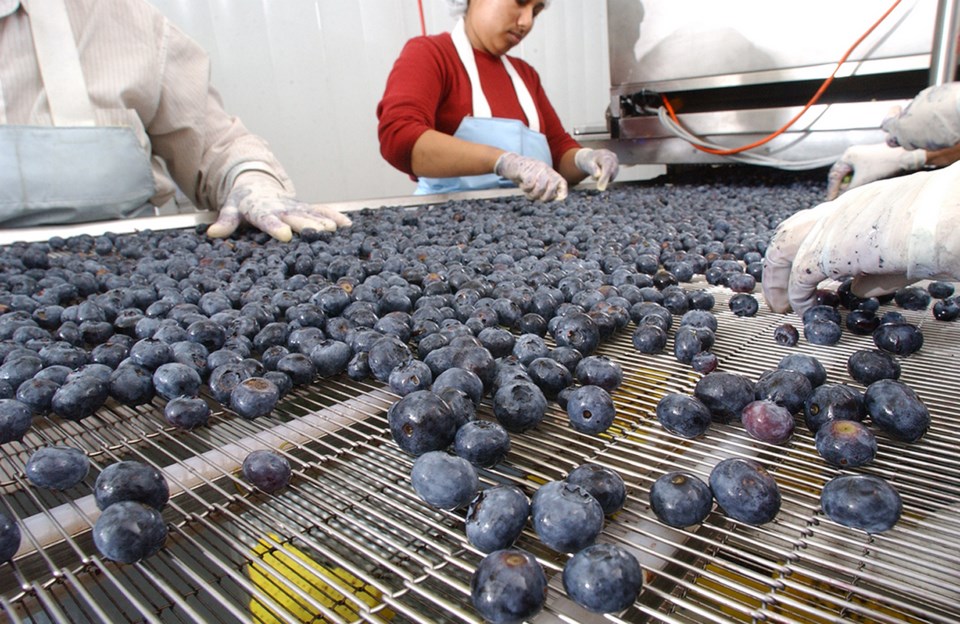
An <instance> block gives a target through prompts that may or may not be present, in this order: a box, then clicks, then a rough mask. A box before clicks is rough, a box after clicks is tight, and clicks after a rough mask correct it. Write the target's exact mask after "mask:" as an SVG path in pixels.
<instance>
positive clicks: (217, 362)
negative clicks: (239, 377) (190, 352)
mask: <svg viewBox="0 0 960 624" xmlns="http://www.w3.org/2000/svg"><path fill="white" fill-rule="evenodd" d="M190 344H195V345H197V346H198V347H200V348H201V349H203V350H204V351H206V349H207V348H206V347H204V346H203V345H201V344H199V343H190ZM242 361H243V356H242V355H240V353H238V352H237V351H234V350H233V349H217V350H216V351H213V352H208V355H207V361H206V368H208V369H209V370H211V371H213V370H215V369H217V368H220V367H221V366H223V365H225V364H239V363H240V362H242Z"/></svg>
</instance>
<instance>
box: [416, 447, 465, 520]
mask: <svg viewBox="0 0 960 624" xmlns="http://www.w3.org/2000/svg"><path fill="white" fill-rule="evenodd" d="M410 481H411V483H412V484H413V489H414V490H415V491H416V492H417V495H418V496H420V498H421V499H422V500H423V501H424V502H425V503H427V504H428V505H430V506H431V507H436V508H437V509H456V508H458V507H463V506H465V505H467V504H468V503H469V502H470V501H472V500H473V498H474V496H476V494H477V490H478V489H479V488H480V480H479V478H478V477H477V469H476V468H474V467H473V464H471V463H470V462H469V461H467V460H466V459H464V458H462V457H458V456H456V455H450V454H449V453H446V452H445V451H429V452H427V453H424V454H423V455H420V456H419V457H417V459H416V460H415V461H414V462H413V468H412V469H411V471H410Z"/></svg>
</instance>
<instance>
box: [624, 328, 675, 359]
mask: <svg viewBox="0 0 960 624" xmlns="http://www.w3.org/2000/svg"><path fill="white" fill-rule="evenodd" d="M632 340H633V347H634V348H635V349H636V350H637V351H639V352H640V353H646V354H648V355H653V354H656V353H661V352H662V351H663V350H664V348H665V347H666V346H667V332H666V331H664V330H663V329H661V328H660V327H658V326H656V325H649V324H641V325H637V328H636V329H635V330H634V332H633V337H632Z"/></svg>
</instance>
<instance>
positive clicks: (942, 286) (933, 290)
mask: <svg viewBox="0 0 960 624" xmlns="http://www.w3.org/2000/svg"><path fill="white" fill-rule="evenodd" d="M927 292H928V293H930V296H931V297H933V298H934V299H947V298H948V297H952V296H953V292H954V286H953V284H951V283H949V282H930V283H929V284H927Z"/></svg>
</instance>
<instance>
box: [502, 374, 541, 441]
mask: <svg viewBox="0 0 960 624" xmlns="http://www.w3.org/2000/svg"><path fill="white" fill-rule="evenodd" d="M546 412H547V399H546V397H545V396H544V395H543V392H542V391H541V390H540V388H538V387H537V386H536V385H535V384H534V383H532V382H527V381H515V382H512V383H508V384H506V385H504V386H501V387H500V388H499V389H498V390H497V392H496V394H494V396H493V414H494V416H496V418H497V421H498V422H499V423H500V424H501V425H503V426H504V428H505V429H506V430H507V431H510V432H513V433H523V432H524V431H527V430H529V429H532V428H534V427H536V426H537V425H539V424H540V421H542V420H543V417H544V415H546Z"/></svg>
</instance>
